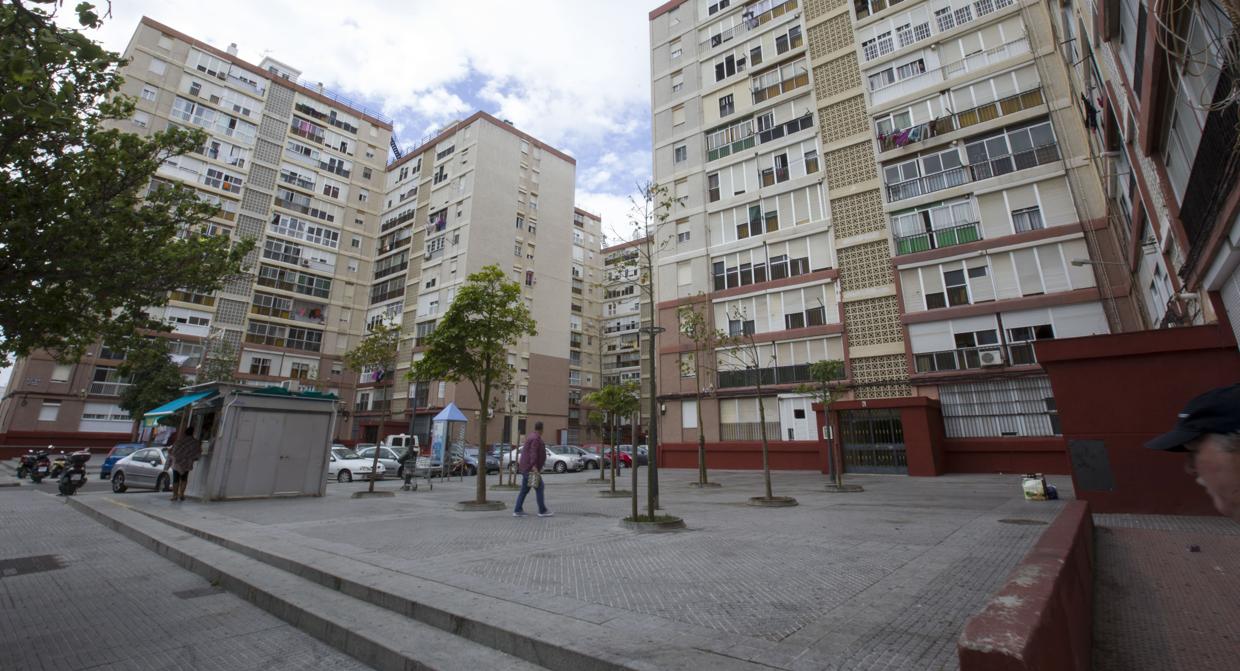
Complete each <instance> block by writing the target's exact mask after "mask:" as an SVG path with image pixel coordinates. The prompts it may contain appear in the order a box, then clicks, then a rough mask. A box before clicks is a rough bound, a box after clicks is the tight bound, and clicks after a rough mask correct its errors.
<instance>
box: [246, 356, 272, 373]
mask: <svg viewBox="0 0 1240 671" xmlns="http://www.w3.org/2000/svg"><path fill="white" fill-rule="evenodd" d="M250 375H271V359H267V358H264V357H260V356H256V357H254V358H253V359H250Z"/></svg>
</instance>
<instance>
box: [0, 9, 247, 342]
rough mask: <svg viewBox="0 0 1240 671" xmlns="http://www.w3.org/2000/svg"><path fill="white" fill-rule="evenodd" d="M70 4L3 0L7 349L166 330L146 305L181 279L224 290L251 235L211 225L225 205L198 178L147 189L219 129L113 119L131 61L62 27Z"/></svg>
mask: <svg viewBox="0 0 1240 671" xmlns="http://www.w3.org/2000/svg"><path fill="white" fill-rule="evenodd" d="M59 5H60V3H59V2H53V0H27V1H26V2H5V3H0V257H2V258H3V259H4V263H0V357H5V356H7V355H10V354H16V355H19V356H24V355H26V354H28V353H29V352H30V351H32V350H35V349H40V348H45V349H48V350H51V351H52V352H53V353H55V354H56V355H57V356H58V357H59V358H61V359H62V360H72V359H75V358H77V357H79V356H80V355H81V353H82V352H83V350H84V349H85V347H86V346H87V345H89V344H90V343H92V342H94V341H96V340H99V339H100V338H103V339H107V340H113V341H115V340H117V339H119V338H122V337H126V336H128V335H129V334H132V333H135V332H136V331H138V330H142V329H147V330H166V328H167V327H166V326H164V325H161V324H158V323H157V322H155V321H153V320H151V319H150V318H148V317H147V315H146V313H145V310H146V309H148V308H150V307H151V306H160V305H163V304H165V303H166V301H167V294H168V292H169V291H171V290H174V289H185V290H188V291H192V292H196V293H209V292H211V291H214V290H215V289H217V288H218V287H219V286H220V285H221V284H222V282H223V280H224V279H225V278H226V277H227V276H228V275H230V274H232V273H235V272H237V271H238V269H239V268H240V266H241V261H242V258H243V257H244V255H245V254H246V252H248V251H249V249H250V248H251V246H252V243H250V242H248V241H247V242H245V243H242V244H236V245H234V244H233V241H232V240H231V239H230V238H229V236H214V237H210V236H205V235H202V234H201V231H200V229H201V224H203V223H204V222H205V221H206V220H207V218H208V217H210V216H211V215H212V214H213V213H214V212H215V211H216V208H215V206H213V205H211V204H209V203H206V202H203V201H202V200H200V199H199V198H198V196H197V195H196V194H195V191H194V190H193V189H189V188H181V187H166V188H155V189H151V192H150V193H149V194H148V187H150V186H151V184H152V177H153V176H154V174H155V171H156V170H157V169H158V168H159V166H160V165H161V164H163V162H164V161H166V160H167V159H169V158H171V157H175V156H179V155H182V154H185V153H187V152H190V151H195V150H199V149H200V148H201V147H202V146H203V144H204V143H205V142H206V139H207V135H206V134H205V133H203V132H202V131H198V130H193V131H188V130H184V129H179V128H170V129H168V130H164V131H159V132H156V133H154V134H152V135H150V136H148V137H144V136H140V135H136V134H133V133H127V132H122V131H121V130H118V129H117V128H109V125H113V122H116V121H120V120H125V119H128V118H129V117H131V116H132V114H133V111H134V101H133V99H132V98H127V97H124V96H121V95H119V93H118V91H119V89H120V85H121V81H122V79H121V76H120V74H119V72H118V70H117V68H118V66H119V65H121V64H123V60H122V59H121V57H120V55H119V54H116V53H114V52H110V51H106V50H105V49H103V47H101V46H100V45H99V44H97V43H95V42H93V41H92V40H90V39H89V38H87V37H86V35H85V34H83V33H82V32H81V31H80V30H77V29H67V28H61V27H59V26H57V24H56V23H55V19H56V18H57V17H56V12H57V9H58V7H59ZM75 11H76V13H77V22H78V24H79V25H80V26H81V27H82V28H98V27H99V26H100V25H101V23H102V22H101V19H100V17H99V15H98V14H97V13H96V12H95V10H94V7H93V6H92V5H91V4H89V3H82V4H79V5H77V7H76V10H75Z"/></svg>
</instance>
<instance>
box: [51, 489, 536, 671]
mask: <svg viewBox="0 0 1240 671" xmlns="http://www.w3.org/2000/svg"><path fill="white" fill-rule="evenodd" d="M68 501H69V503H70V504H72V505H73V506H75V507H76V508H78V509H79V510H81V511H83V512H85V513H86V514H87V515H89V516H90V517H92V518H94V519H95V520H97V521H99V522H100V523H102V524H103V525H104V526H106V527H109V528H111V529H113V530H115V531H117V532H119V533H121V534H122V535H124V536H126V537H128V538H130V539H132V540H134V541H136V542H138V543H139V544H140V545H143V546H145V547H147V548H148V549H150V550H153V551H154V552H156V553H158V554H160V555H162V556H164V557H166V558H168V559H170V560H172V561H173V562H176V563H177V564H179V565H180V566H182V567H184V568H186V569H188V570H190V571H193V572H194V573H197V574H198V575H200V576H202V577H204V578H206V579H207V580H210V581H212V583H214V584H218V585H220V586H222V587H224V588H225V589H227V590H229V591H231V592H233V593H235V594H237V595H239V596H241V597H242V598H244V599H246V600H248V601H250V602H252V603H254V604H255V605H257V606H259V607H260V608H263V609H264V610H266V611H268V612H270V613H272V614H273V615H275V616H277V617H279V618H281V619H283V620H285V621H286V622H288V623H290V624H292V625H294V626H296V627H298V628H300V629H302V630H303V631H305V632H307V633H309V634H310V635H312V636H314V637H315V638H318V639H319V640H321V641H323V642H325V643H327V644H329V645H331V646H333V647H335V648H337V649H339V650H341V651H343V652H345V653H347V654H349V655H351V656H353V657H355V658H357V659H359V660H361V661H362V662H365V663H366V664H369V665H371V666H373V667H375V668H377V669H382V670H384V671H387V670H389V669H390V670H393V671H396V670H400V671H405V670H411V669H419V670H421V669H439V670H443V671H478V670H479V669H514V670H516V671H534V670H537V669H544V668H545V667H542V666H539V665H537V664H533V663H530V662H528V661H526V660H523V659H518V658H517V657H514V656H512V655H509V654H506V653H504V652H501V651H499V650H496V649H494V648H491V647H487V646H485V645H481V644H479V643H474V642H472V641H469V640H467V639H465V638H462V637H460V636H456V635H453V634H451V633H449V632H447V631H444V630H443V629H440V628H438V627H433V626H430V625H427V624H424V623H422V622H419V621H417V620H415V619H412V618H409V617H405V616H403V615H400V614H398V613H395V612H393V611H391V610H389V609H386V608H382V607H379V606H376V605H373V604H371V603H367V602H365V601H363V600H361V599H356V598H353V597H351V596H349V595H347V594H344V593H342V592H340V591H337V590H334V589H329V588H327V587H324V586H322V585H319V584H317V583H315V582H312V581H310V580H306V579H304V578H300V577H298V576H296V575H294V574H292V573H289V572H288V571H283V570H280V569H278V568H276V567H274V566H271V565H269V564H266V563H264V562H261V561H258V560H256V559H252V558H250V557H247V556H245V555H243V554H241V553H240V552H236V551H233V550H230V549H228V548H226V547H224V546H222V545H220V544H217V543H212V542H210V541H208V540H205V539H202V538H198V537H196V536H193V535H190V534H186V533H184V532H183V531H181V530H178V529H177V528H175V527H173V526H170V525H167V524H163V523H161V522H160V521H158V520H157V519H155V518H152V517H150V516H147V515H142V514H139V513H138V512H135V511H134V510H132V509H130V508H128V507H126V506H123V505H121V504H119V503H117V502H114V501H112V500H110V499H106V498H100V497H75V498H70V499H68Z"/></svg>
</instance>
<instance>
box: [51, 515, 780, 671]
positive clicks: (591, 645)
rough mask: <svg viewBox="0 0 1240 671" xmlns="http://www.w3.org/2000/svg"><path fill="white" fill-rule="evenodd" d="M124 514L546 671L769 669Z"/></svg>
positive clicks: (363, 566) (205, 519) (691, 644)
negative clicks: (550, 670) (161, 526)
mask: <svg viewBox="0 0 1240 671" xmlns="http://www.w3.org/2000/svg"><path fill="white" fill-rule="evenodd" d="M92 499H93V500H92ZM74 502H75V504H79V505H88V506H90V507H92V508H93V509H94V510H95V511H96V513H101V514H106V513H110V511H111V510H112V509H116V508H118V503H117V502H111V501H110V500H109V499H107V498H101V497H90V498H86V499H80V500H79V499H75V500H74ZM105 502H107V504H106V505H105ZM131 512H136V513H141V514H142V515H143V516H146V517H148V518H149V519H150V521H152V522H154V523H158V524H163V525H167V526H168V527H169V528H171V529H174V530H175V533H176V534H177V535H180V534H193V535H194V536H196V537H198V538H199V539H201V540H203V541H206V542H210V543H213V544H215V545H218V546H220V547H222V548H225V549H227V550H229V551H232V552H235V553H239V554H242V555H244V556H246V557H248V558H250V559H252V560H255V561H259V562H262V563H263V564H266V565H267V566H269V567H271V568H274V569H279V570H282V571H285V572H287V573H290V574H293V575H296V576H298V577H299V578H300V579H304V580H308V581H310V582H313V583H316V584H317V585H318V586H320V587H324V588H327V589H330V590H334V591H336V592H339V593H342V594H344V595H347V596H349V597H352V598H353V599H356V600H359V601H362V602H365V603H367V604H371V605H374V606H378V607H381V608H385V609H387V610H389V611H391V612H392V613H395V614H396V615H399V616H401V617H405V618H413V619H415V620H417V621H419V622H421V623H423V624H426V625H429V626H432V627H435V628H438V629H442V630H444V631H445V632H449V633H451V634H453V635H455V636H459V637H461V638H463V639H468V641H472V642H473V643H475V644H479V645H482V646H485V647H487V648H491V649H495V650H499V651H501V652H503V653H506V654H508V655H511V656H513V657H516V658H520V659H523V660H527V661H529V662H532V663H535V664H538V665H539V666H541V667H543V668H547V669H553V670H556V671H577V670H582V671H596V670H597V671H624V670H635V671H654V670H657V669H669V668H692V669H699V668H702V669H711V670H712V671H756V670H758V669H764V670H767V671H769V669H770V667H769V666H767V665H764V664H761V663H755V662H754V661H749V660H748V659H744V658H740V657H737V656H735V655H734V654H730V651H729V652H724V651H719V652H716V651H715V650H717V649H718V648H719V647H720V646H719V641H718V640H707V639H702V638H699V637H696V636H693V635H686V634H684V633H680V634H677V635H674V636H671V637H669V635H668V631H667V630H666V629H665V628H663V627H661V626H660V625H659V624H658V623H656V622H650V621H648V620H647V619H645V618H642V617H641V616H640V615H637V614H629V615H627V616H617V615H616V613H615V611H610V610H607V609H598V608H595V607H593V606H589V605H587V606H581V605H576V606H573V605H568V606H567V607H566V608H568V609H572V610H571V612H566V611H565V610H560V611H559V612H556V611H551V610H547V609H541V608H534V607H532V606H529V605H527V604H525V603H521V602H518V601H514V600H511V599H505V598H499V597H497V596H494V595H492V594H483V593H479V592H477V591H469V590H465V589H461V588H458V587H455V586H453V585H450V584H445V583H443V582H435V581H431V580H426V579H422V578H420V577H418V576H414V575H410V574H408V573H402V572H399V571H396V570H390V569H388V568H385V567H383V566H377V565H375V564H374V563H367V562H364V561H361V560H359V559H358V558H353V557H351V556H349V555H350V554H351V553H350V552H349V551H348V549H347V548H338V547H325V548H319V547H313V546H312V545H310V544H308V539H307V538H306V537H304V536H301V535H299V534H297V533H295V532H293V531H290V530H286V529H281V528H279V527H273V526H267V525H260V524H254V523H249V522H245V521H242V520H239V519H237V518H235V517H226V516H223V515H217V514H213V513H212V512H210V507H209V506H204V507H195V508H193V509H187V510H180V511H173V510H165V508H164V507H161V506H153V505H146V504H139V505H136V506H134V507H133V509H132V511H131ZM445 568H450V567H445ZM311 633H312V634H313V632H311Z"/></svg>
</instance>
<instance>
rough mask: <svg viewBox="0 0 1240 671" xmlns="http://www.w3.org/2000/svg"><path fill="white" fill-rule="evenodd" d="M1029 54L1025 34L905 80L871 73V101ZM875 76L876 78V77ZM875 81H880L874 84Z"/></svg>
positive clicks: (883, 100) (874, 103)
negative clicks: (892, 79)
mask: <svg viewBox="0 0 1240 671" xmlns="http://www.w3.org/2000/svg"><path fill="white" fill-rule="evenodd" d="M1027 53H1029V38H1028V37H1026V36H1025V35H1021V36H1020V37H1018V38H1016V39H1014V40H1012V41H1011V42H1006V43H1004V44H1001V45H999V46H997V47H993V48H991V49H987V50H985V51H979V52H977V53H975V54H972V55H970V56H967V57H965V58H962V59H960V60H958V61H955V62H952V63H948V64H946V65H943V66H941V67H937V68H934V69H933V70H926V71H925V72H919V73H917V74H914V75H912V76H910V77H905V78H904V79H900V80H895V81H890V82H883V79H882V78H881V77H879V74H881V72H880V73H875V74H872V75H870V104H871V105H872V106H875V107H878V106H881V105H883V104H885V103H887V102H889V101H892V100H895V99H896V98H899V97H901V96H904V95H907V94H910V93H914V92H916V91H920V90H922V89H926V88H929V87H932V86H934V85H935V84H939V83H942V82H945V81H948V80H950V79H952V78H953V77H957V76H959V75H961V74H963V73H965V72H971V71H975V70H979V69H981V68H984V67H986V66H988V65H991V64H993V63H998V62H1000V61H1003V60H1007V59H1009V58H1012V57H1014V56H1018V55H1020V54H1027ZM876 77H878V79H875V78H876ZM876 82H881V83H877V84H876Z"/></svg>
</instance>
